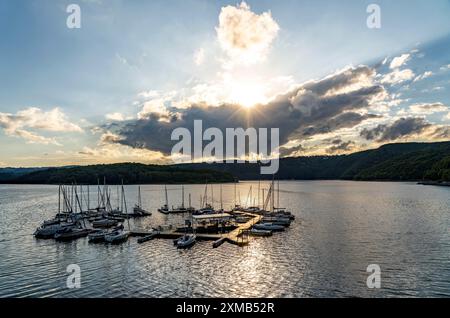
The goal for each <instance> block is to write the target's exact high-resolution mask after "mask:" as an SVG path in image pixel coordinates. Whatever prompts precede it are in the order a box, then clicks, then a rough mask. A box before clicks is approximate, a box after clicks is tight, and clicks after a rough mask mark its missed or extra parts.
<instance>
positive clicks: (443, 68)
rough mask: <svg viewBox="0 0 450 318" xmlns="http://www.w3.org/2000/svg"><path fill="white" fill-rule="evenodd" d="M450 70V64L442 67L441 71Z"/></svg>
mask: <svg viewBox="0 0 450 318" xmlns="http://www.w3.org/2000/svg"><path fill="white" fill-rule="evenodd" d="M446 70H450V64H448V65H444V66H441V71H446Z"/></svg>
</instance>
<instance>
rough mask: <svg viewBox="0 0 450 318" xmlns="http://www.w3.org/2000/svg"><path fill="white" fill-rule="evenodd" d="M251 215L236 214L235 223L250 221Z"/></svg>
mask: <svg viewBox="0 0 450 318" xmlns="http://www.w3.org/2000/svg"><path fill="white" fill-rule="evenodd" d="M250 219H251V217H248V216H237V217H236V223H247V222H248V221H250Z"/></svg>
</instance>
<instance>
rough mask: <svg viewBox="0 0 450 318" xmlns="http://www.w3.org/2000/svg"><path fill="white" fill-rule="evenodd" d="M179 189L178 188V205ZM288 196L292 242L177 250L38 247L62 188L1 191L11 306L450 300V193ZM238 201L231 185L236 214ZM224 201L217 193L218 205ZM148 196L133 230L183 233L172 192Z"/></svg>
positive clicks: (338, 187)
mask: <svg viewBox="0 0 450 318" xmlns="http://www.w3.org/2000/svg"><path fill="white" fill-rule="evenodd" d="M250 185H253V189H256V188H257V182H244V183H241V184H240V185H239V186H238V193H240V195H241V203H245V201H246V199H247V194H248V190H249V187H250ZM265 186H266V187H267V184H266V185H265ZM180 188H181V187H180V186H177V185H171V186H168V189H169V199H170V202H171V204H173V205H178V204H179V203H180V201H181V191H180ZM280 188H281V191H280V201H281V205H282V206H283V207H286V208H288V209H290V210H292V211H293V213H294V214H295V216H296V217H297V219H296V221H295V222H294V223H292V225H291V227H290V228H289V229H288V230H287V231H285V232H283V233H276V234H275V235H274V236H273V237H270V238H255V239H252V241H251V242H250V244H249V245H248V246H247V247H244V248H241V247H237V246H233V245H230V244H224V245H222V246H220V247H219V248H217V249H213V248H212V242H210V241H209V242H208V241H204V242H198V243H197V244H196V245H195V246H194V247H193V248H191V249H189V250H177V249H176V248H175V247H174V246H173V243H172V241H171V240H163V239H156V240H153V241H149V242H146V243H144V244H137V242H136V238H131V239H130V240H129V241H128V242H126V243H124V244H122V245H114V246H111V245H104V244H89V243H88V240H87V238H82V239H79V240H77V241H74V242H71V243H59V242H55V241H53V240H36V239H35V238H34V237H33V236H32V233H33V231H34V229H35V228H36V227H37V226H38V225H39V224H40V222H41V221H42V220H44V219H48V218H50V217H53V215H54V214H55V212H56V211H57V187H55V186H47V185H44V186H28V185H0V297H324V296H326V297H386V296H397V297H400V296H401V297H405V296H430V297H440V296H450V279H449V277H450V227H449V225H450V188H444V187H442V188H441V187H425V186H418V185H415V184H413V183H365V182H340V181H318V182H281V185H280ZM113 190H114V191H115V188H113ZM203 190H204V187H203V186H201V185H194V186H186V201H187V198H188V195H187V194H188V193H191V194H192V202H193V204H194V205H195V206H198V204H199V197H200V195H201V193H203ZM91 191H92V192H91V199H93V198H95V200H96V194H95V192H94V191H95V189H94V187H92V188H91ZM114 191H113V194H114ZM233 193H234V186H233V185H231V184H227V185H223V198H224V200H223V201H224V206H225V208H228V207H230V206H231V205H232V204H234V195H233ZM126 194H127V203H128V205H129V206H130V207H131V206H132V205H133V204H134V203H135V201H136V197H137V186H126ZM218 194H219V186H218V185H215V186H214V196H215V201H216V203H215V204H216V206H218V205H219V203H218V201H219V200H218V199H219V196H218ZM254 194H255V197H256V193H255V192H254ZM142 197H143V205H144V207H145V208H147V209H150V210H151V211H152V212H153V215H152V216H151V217H148V218H144V219H140V220H134V221H131V227H132V228H139V229H147V228H151V227H153V226H157V225H161V224H169V223H171V224H182V223H183V220H184V217H183V216H180V215H178V216H166V215H162V214H160V213H158V212H156V209H157V208H158V207H159V206H161V204H162V203H163V201H164V194H163V192H162V187H161V186H158V185H146V186H142ZM91 203H92V202H91ZM92 205H94V203H92ZM69 264H78V265H79V266H80V268H81V288H79V289H68V288H67V287H66V279H67V276H68V275H69V274H68V273H67V272H66V268H67V266H68V265H69ZM369 264H379V265H380V267H381V271H382V273H381V274H382V275H381V277H382V282H381V289H378V290H377V289H375V290H374V289H369V288H367V286H366V279H367V276H368V275H369V273H367V272H366V269H367V266H368V265H369Z"/></svg>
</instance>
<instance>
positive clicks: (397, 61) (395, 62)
mask: <svg viewBox="0 0 450 318" xmlns="http://www.w3.org/2000/svg"><path fill="white" fill-rule="evenodd" d="M410 57H411V55H410V54H408V53H406V54H402V55H400V56H398V57H394V58H393V59H392V62H391V65H390V66H389V67H390V68H391V69H394V68H399V67H400V66H402V65H403V64H405V63H406V62H407V61H408V60H409V58H410Z"/></svg>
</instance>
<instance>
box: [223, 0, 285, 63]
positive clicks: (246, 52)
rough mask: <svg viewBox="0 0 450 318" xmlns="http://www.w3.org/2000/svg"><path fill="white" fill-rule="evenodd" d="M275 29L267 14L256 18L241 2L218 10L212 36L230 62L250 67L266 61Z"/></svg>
mask: <svg viewBox="0 0 450 318" xmlns="http://www.w3.org/2000/svg"><path fill="white" fill-rule="evenodd" d="M279 29H280V27H279V26H278V24H277V23H276V21H275V20H274V19H273V18H272V15H271V13H270V12H264V13H262V14H259V15H258V14H256V13H254V12H252V11H251V10H250V6H249V5H248V4H246V3H245V2H242V3H241V4H240V5H238V6H226V7H222V9H221V12H220V15H219V26H218V27H216V32H217V38H218V41H219V44H220V46H221V48H222V49H223V50H224V51H225V52H226V54H227V55H228V57H229V58H231V59H232V61H234V62H241V63H245V64H253V63H256V62H260V61H262V60H264V59H265V58H266V55H267V53H268V49H269V48H270V45H271V43H272V42H273V40H274V39H275V38H276V36H277V34H278V31H279Z"/></svg>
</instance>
